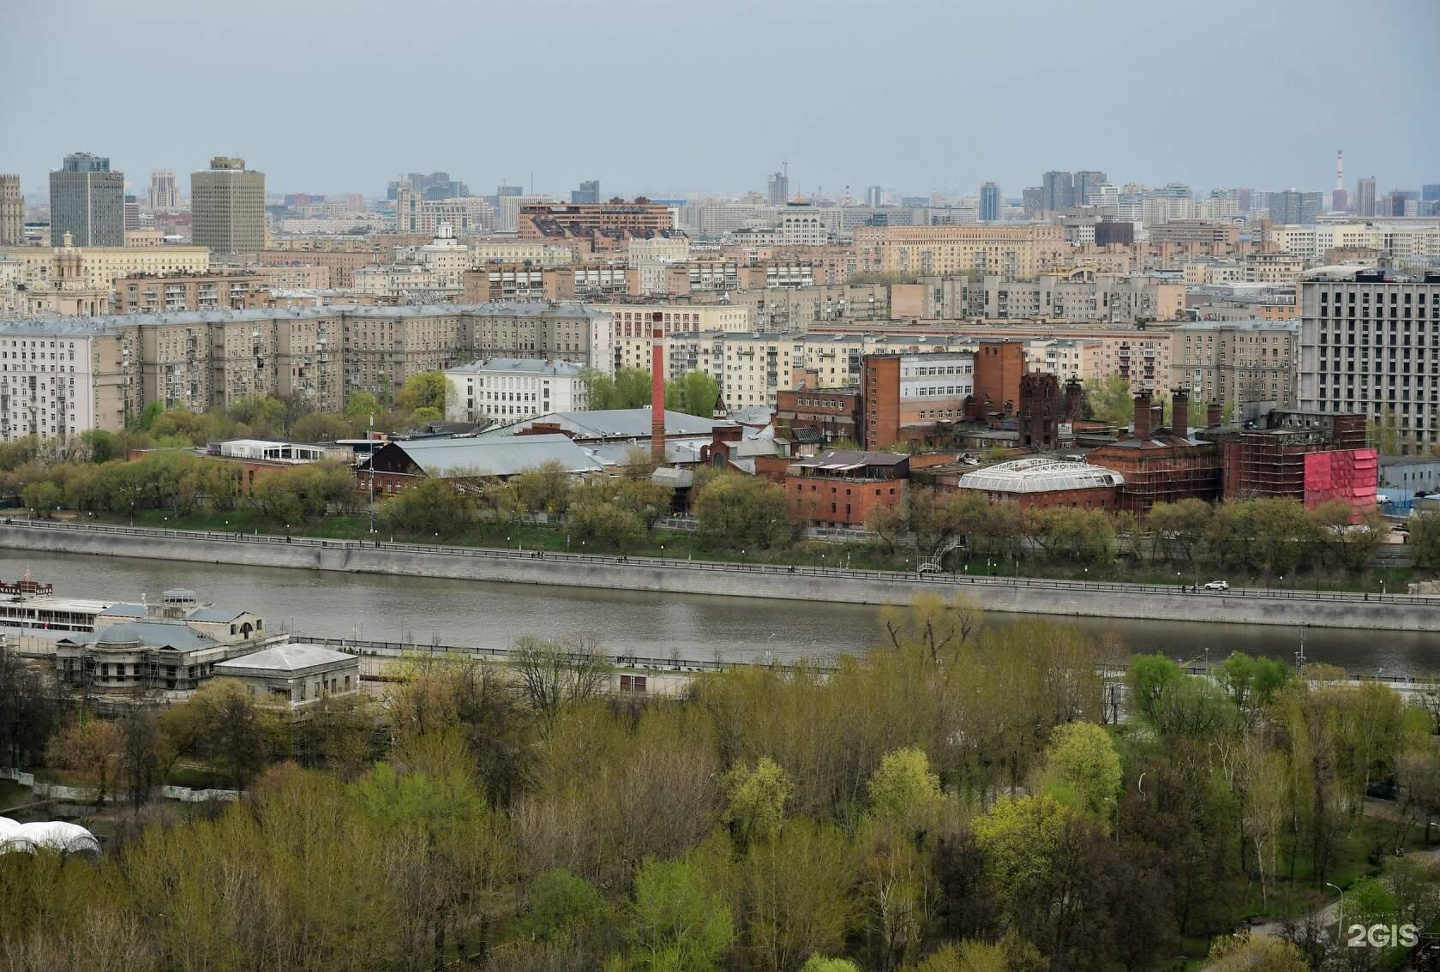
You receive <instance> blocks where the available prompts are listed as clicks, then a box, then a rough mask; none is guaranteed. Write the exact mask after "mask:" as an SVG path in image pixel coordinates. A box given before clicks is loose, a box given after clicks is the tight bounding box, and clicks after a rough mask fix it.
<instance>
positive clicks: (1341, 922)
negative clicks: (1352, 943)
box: [1325, 881, 1345, 938]
mask: <svg viewBox="0 0 1440 972" xmlns="http://www.w3.org/2000/svg"><path fill="white" fill-rule="evenodd" d="M1325 887H1327V888H1334V889H1335V890H1336V891H1338V892H1340V910H1339V911H1338V912H1337V913H1336V915H1335V917H1336V919H1337V920H1336V922H1335V927H1336V935H1335V937H1336V938H1341V937H1343V936H1344V934H1345V889H1344V888H1342V887H1340V885H1338V884H1331V883H1330V882H1329V881H1326V882H1325Z"/></svg>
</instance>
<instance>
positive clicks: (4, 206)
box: [0, 175, 25, 246]
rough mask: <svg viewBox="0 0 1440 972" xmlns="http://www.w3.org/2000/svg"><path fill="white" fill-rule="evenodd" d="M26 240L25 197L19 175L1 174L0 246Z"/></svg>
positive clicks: (15, 244)
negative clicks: (22, 193)
mask: <svg viewBox="0 0 1440 972" xmlns="http://www.w3.org/2000/svg"><path fill="white" fill-rule="evenodd" d="M24 242H25V197H24V196H22V195H20V177H19V176H18V175H0V246H19V245H20V244H22V243H24Z"/></svg>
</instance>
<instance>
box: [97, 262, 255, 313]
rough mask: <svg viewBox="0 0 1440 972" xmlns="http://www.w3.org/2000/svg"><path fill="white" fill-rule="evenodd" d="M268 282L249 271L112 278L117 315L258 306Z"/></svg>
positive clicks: (240, 308) (241, 308)
mask: <svg viewBox="0 0 1440 972" xmlns="http://www.w3.org/2000/svg"><path fill="white" fill-rule="evenodd" d="M270 287H271V282H270V280H269V279H267V278H266V277H264V276H262V275H261V274H258V273H256V272H254V271H253V270H239V271H234V272H231V273H197V274H138V275H136V276H133V277H122V278H120V279H119V280H117V281H115V297H114V307H113V310H114V312H115V313H117V314H162V313H171V314H174V313H179V312H181V311H198V310H218V309H220V308H222V307H223V308H230V309H232V310H244V309H246V308H247V307H259V306H262V305H263V304H264V303H265V301H266V299H267V298H268V297H269V291H270Z"/></svg>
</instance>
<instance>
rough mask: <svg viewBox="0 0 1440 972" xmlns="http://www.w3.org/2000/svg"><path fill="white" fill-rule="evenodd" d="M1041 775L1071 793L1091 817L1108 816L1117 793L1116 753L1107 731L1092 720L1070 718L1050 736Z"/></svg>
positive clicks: (1117, 770) (1108, 817)
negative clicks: (1072, 719)
mask: <svg viewBox="0 0 1440 972" xmlns="http://www.w3.org/2000/svg"><path fill="white" fill-rule="evenodd" d="M1041 777H1042V779H1044V780H1045V781H1046V782H1047V783H1048V784H1049V785H1050V786H1052V787H1058V788H1059V789H1060V790H1061V791H1062V792H1065V793H1068V794H1073V797H1074V805H1075V808H1076V809H1077V810H1079V811H1080V812H1081V813H1084V814H1086V815H1087V816H1089V817H1090V818H1091V819H1094V820H1108V819H1110V817H1111V815H1112V814H1113V813H1115V812H1117V811H1116V803H1115V801H1116V800H1118V799H1119V797H1120V779H1121V770H1120V756H1119V755H1118V754H1117V753H1116V752H1115V744H1114V741H1113V740H1112V739H1111V738H1110V734H1109V733H1108V732H1106V731H1105V730H1104V729H1103V728H1102V727H1100V726H1097V725H1095V723H1093V722H1071V723H1068V724H1066V725H1063V726H1058V727H1056V729H1055V731H1054V732H1053V733H1051V736H1050V748H1049V749H1048V750H1047V751H1046V753H1045V766H1044V768H1043V769H1042V771H1041Z"/></svg>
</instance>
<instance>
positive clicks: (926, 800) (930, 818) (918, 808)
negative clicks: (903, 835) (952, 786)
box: [866, 746, 945, 831]
mask: <svg viewBox="0 0 1440 972" xmlns="http://www.w3.org/2000/svg"><path fill="white" fill-rule="evenodd" d="M866 790H867V791H868V793H869V796H870V808H871V811H872V812H873V813H874V815H875V817H876V819H878V820H881V821H884V822H886V823H888V824H891V825H892V826H895V827H901V828H904V829H907V830H914V831H923V830H927V829H930V828H932V827H934V825H935V824H936V822H937V821H938V820H939V817H940V811H941V808H942V807H943V806H944V801H945V797H944V794H943V793H941V791H940V776H939V774H937V773H933V772H931V770H930V760H929V759H928V758H927V757H926V756H925V753H924V751H922V750H921V749H919V748H917V747H914V746H909V747H906V748H905V749H897V750H896V751H895V752H893V753H889V754H887V755H886V756H885V758H884V759H882V760H880V766H879V768H878V769H876V770H875V774H874V775H873V776H871V777H870V782H869V783H868V784H866Z"/></svg>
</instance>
